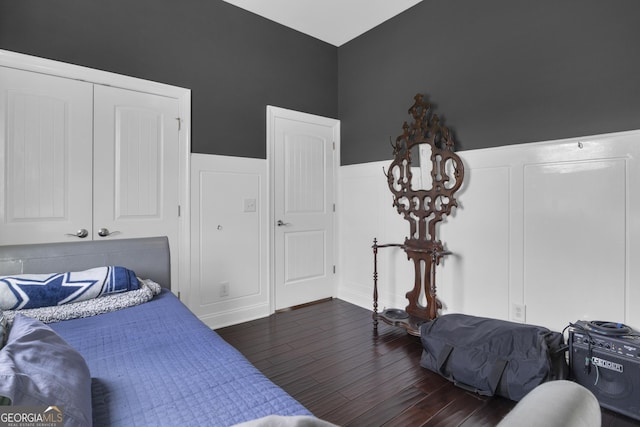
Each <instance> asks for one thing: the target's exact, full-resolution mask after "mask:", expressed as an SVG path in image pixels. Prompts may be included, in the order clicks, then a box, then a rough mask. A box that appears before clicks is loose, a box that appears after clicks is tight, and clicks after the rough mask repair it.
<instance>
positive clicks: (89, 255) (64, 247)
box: [0, 236, 171, 289]
mask: <svg viewBox="0 0 640 427" xmlns="http://www.w3.org/2000/svg"><path fill="white" fill-rule="evenodd" d="M107 265H119V266H122V267H126V268H128V269H130V270H133V271H135V273H136V275H137V276H138V277H140V278H143V279H151V280H153V281H154V282H156V283H158V284H160V286H162V287H163V288H168V289H170V288H171V263H170V254H169V240H168V239H167V237H166V236H162V237H145V238H138V239H114V240H100V241H82V242H64V243H42V244H33V245H11V246H0V276H9V275H13V274H22V273H63V272H66V271H82V270H86V269H88V268H93V267H102V266H107Z"/></svg>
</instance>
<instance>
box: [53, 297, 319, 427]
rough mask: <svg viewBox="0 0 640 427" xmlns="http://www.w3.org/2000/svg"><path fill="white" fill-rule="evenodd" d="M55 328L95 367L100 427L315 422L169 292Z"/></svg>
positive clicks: (95, 404)
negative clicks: (281, 419) (285, 418)
mask: <svg viewBox="0 0 640 427" xmlns="http://www.w3.org/2000/svg"><path fill="white" fill-rule="evenodd" d="M49 326H51V327H52V328H53V329H54V330H55V331H56V332H58V334H60V335H61V336H62V337H63V338H64V339H65V340H66V341H67V342H68V343H69V344H70V345H72V346H73V347H75V348H76V349H77V350H78V351H79V352H80V354H81V355H82V356H83V357H84V358H85V360H86V361H87V364H88V365H89V369H90V371H91V377H92V399H93V421H94V426H98V427H99V426H126V427H130V426H172V427H175V426H229V425H233V424H236V423H239V422H243V421H248V420H251V419H255V418H259V417H264V416H266V415H269V414H280V415H310V412H309V411H308V410H307V409H306V408H304V407H303V406H302V405H301V404H300V403H298V402H297V401H296V400H294V399H293V398H292V397H291V396H289V395H288V394H287V393H286V392H285V391H284V390H282V389H281V388H280V387H278V386H276V385H275V384H274V383H272V382H271V381H270V380H269V379H267V378H266V377H265V376H264V375H263V374H262V373H260V371H258V370H257V369H256V368H255V367H254V366H253V365H251V363H250V362H249V361H248V360H247V359H246V358H245V357H244V356H243V355H242V354H240V353H239V352H238V351H237V350H236V349H235V348H233V347H232V346H230V345H229V344H227V343H226V342H225V341H224V340H223V339H222V338H221V337H220V336H219V335H218V334H216V333H215V332H214V331H212V330H211V329H209V328H208V327H207V326H206V325H205V324H204V323H202V322H201V321H200V320H199V319H197V318H196V317H195V316H194V315H193V314H192V313H191V312H190V311H189V310H188V309H187V308H186V307H185V306H184V305H183V304H182V303H181V302H180V301H179V300H178V299H177V298H176V297H175V296H174V295H173V294H172V293H171V292H169V291H166V290H163V292H162V293H161V294H160V295H158V296H157V297H155V298H154V299H153V300H152V301H150V302H147V303H145V304H142V305H139V306H136V307H131V308H126V309H123V310H120V311H116V312H112V313H107V314H101V315H98V316H94V317H89V318H84V319H75V320H67V321H64V322H60V323H52V324H50V325H49Z"/></svg>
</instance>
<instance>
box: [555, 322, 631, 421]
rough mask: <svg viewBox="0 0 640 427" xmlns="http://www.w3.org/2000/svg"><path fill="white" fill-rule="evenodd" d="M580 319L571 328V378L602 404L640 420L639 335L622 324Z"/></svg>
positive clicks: (604, 406)
mask: <svg viewBox="0 0 640 427" xmlns="http://www.w3.org/2000/svg"><path fill="white" fill-rule="evenodd" d="M607 325H611V324H610V323H605V322H598V323H595V322H586V321H578V322H576V323H575V324H572V325H571V326H570V328H569V339H568V341H569V369H570V377H571V379H572V380H574V381H575V382H577V383H579V384H581V385H583V386H585V387H586V388H588V389H589V390H591V392H592V393H593V394H594V395H595V396H596V398H597V399H598V401H599V402H600V406H602V407H603V408H607V409H610V410H612V411H615V412H619V413H621V414H624V415H626V416H629V417H631V418H635V419H637V420H640V335H638V332H636V331H634V330H632V329H630V328H628V327H626V326H624V325H622V326H623V327H624V328H625V329H622V328H621V327H620V325H618V327H617V328H616V327H615V326H613V327H611V326H607Z"/></svg>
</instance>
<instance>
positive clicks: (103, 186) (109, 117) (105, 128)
mask: <svg viewBox="0 0 640 427" xmlns="http://www.w3.org/2000/svg"><path fill="white" fill-rule="evenodd" d="M178 116H179V110H178V102H177V100H176V99H173V98H167V97H164V96H158V95H152V94H147V93H141V92H135V91H131V90H125V89H119V88H115V87H110V86H99V85H96V87H95V122H94V150H95V158H94V207H95V210H94V239H103V238H131V237H144V236H156V235H166V236H169V239H170V241H175V239H176V237H177V232H178V200H179V199H178V177H179V175H178V174H179V163H178V148H179V146H178V142H179V139H178V125H179V123H178V120H176V118H177V117H178ZM100 230H102V232H101V231H100ZM106 230H108V232H107V231H106ZM107 233H111V234H107Z"/></svg>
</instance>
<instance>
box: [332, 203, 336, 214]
mask: <svg viewBox="0 0 640 427" xmlns="http://www.w3.org/2000/svg"><path fill="white" fill-rule="evenodd" d="M333 211H334V212H335V211H336V204H335V203H334V204H333Z"/></svg>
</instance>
